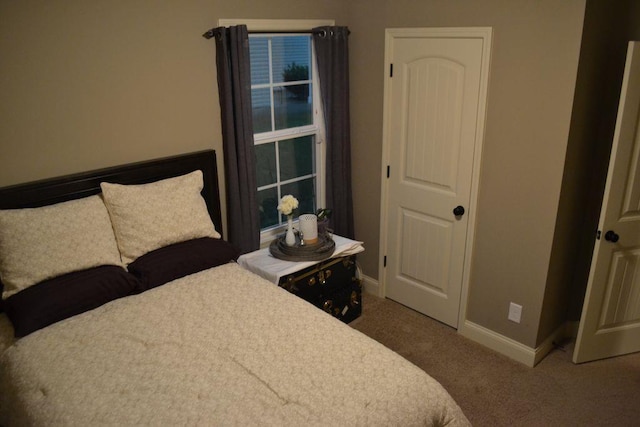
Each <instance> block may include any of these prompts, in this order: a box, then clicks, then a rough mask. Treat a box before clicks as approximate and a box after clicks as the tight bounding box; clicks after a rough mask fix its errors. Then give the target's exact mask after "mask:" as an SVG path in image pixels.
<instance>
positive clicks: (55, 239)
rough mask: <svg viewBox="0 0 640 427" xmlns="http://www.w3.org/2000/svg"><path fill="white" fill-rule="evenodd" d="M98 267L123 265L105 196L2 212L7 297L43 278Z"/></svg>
mask: <svg viewBox="0 0 640 427" xmlns="http://www.w3.org/2000/svg"><path fill="white" fill-rule="evenodd" d="M99 265H122V261H121V260H120V253H119V252H118V246H117V244H116V239H115V236H114V234H113V228H112V227H111V221H110V220H109V213H108V212H107V209H106V207H105V205H104V203H103V202H102V199H101V198H100V196H90V197H86V198H83V199H78V200H72V201H69V202H63V203H57V204H54V205H49V206H43V207H40V208H30V209H10V210H0V278H2V282H3V283H4V291H3V293H2V298H3V299H6V298H8V297H9V296H11V295H13V294H15V293H17V292H19V291H21V290H23V289H26V288H28V287H30V286H32V285H35V284H36V283H39V282H41V281H43V280H46V279H51V278H53V277H56V276H59V275H61V274H66V273H70V272H73V271H79V270H83V269H87V268H91V267H97V266H99Z"/></svg>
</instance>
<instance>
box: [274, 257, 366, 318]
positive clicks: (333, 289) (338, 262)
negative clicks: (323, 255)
mask: <svg viewBox="0 0 640 427" xmlns="http://www.w3.org/2000/svg"><path fill="white" fill-rule="evenodd" d="M356 271H357V268H356V257H355V255H351V256H345V257H339V258H332V259H330V260H327V261H323V262H319V263H318V264H316V265H313V266H311V267H308V268H306V269H304V270H301V271H298V272H296V273H294V274H290V275H288V276H284V277H282V278H281V279H280V283H278V285H279V286H280V287H282V288H284V289H286V290H288V291H289V292H291V293H293V294H295V295H297V296H299V297H300V298H302V299H304V300H306V301H308V302H310V303H311V304H313V305H315V306H316V307H318V308H320V309H322V310H324V311H326V312H327V313H330V314H331V315H332V316H334V317H336V318H338V319H340V320H342V321H343V322H345V323H348V322H351V321H352V320H354V319H356V318H357V317H358V316H360V314H361V313H362V287H361V281H360V280H359V278H358V277H357V274H356Z"/></svg>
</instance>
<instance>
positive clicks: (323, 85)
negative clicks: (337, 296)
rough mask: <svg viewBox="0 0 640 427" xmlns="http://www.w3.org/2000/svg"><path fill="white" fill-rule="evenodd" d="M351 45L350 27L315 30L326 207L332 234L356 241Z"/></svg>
mask: <svg viewBox="0 0 640 427" xmlns="http://www.w3.org/2000/svg"><path fill="white" fill-rule="evenodd" d="M348 41H349V29H348V28H347V27H318V28H314V29H313V43H314V46H315V51H316V60H317V63H318V77H319V79H320V94H321V96H322V105H323V111H324V117H325V123H326V127H327V129H326V137H327V180H326V191H327V201H326V207H327V208H330V209H332V210H333V213H332V215H331V226H332V227H333V231H334V232H335V233H336V234H338V235H340V236H344V237H348V238H351V239H353V238H354V234H355V232H354V226H353V199H352V197H351V137H350V124H349V59H348V58H349V43H348Z"/></svg>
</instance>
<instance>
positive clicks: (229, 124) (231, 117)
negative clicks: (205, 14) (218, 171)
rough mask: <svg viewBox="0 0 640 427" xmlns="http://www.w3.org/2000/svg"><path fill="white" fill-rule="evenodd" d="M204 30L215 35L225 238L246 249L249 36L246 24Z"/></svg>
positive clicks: (252, 190)
mask: <svg viewBox="0 0 640 427" xmlns="http://www.w3.org/2000/svg"><path fill="white" fill-rule="evenodd" d="M207 34H208V35H211V36H213V37H215V41H216V68H217V72H218V92H219V97H220V110H221V119H222V139H223V151H224V170H225V181H226V193H227V197H226V200H227V235H228V236H227V239H228V241H229V242H230V243H231V244H233V245H234V246H236V247H237V248H238V249H240V252H241V253H247V252H251V251H254V250H256V249H258V248H259V247H260V218H259V215H258V201H257V198H258V196H257V191H258V190H257V188H258V186H257V180H256V168H255V157H254V147H253V115H252V110H251V69H250V61H249V35H248V31H247V27H246V25H239V26H234V27H229V28H225V27H219V28H215V29H213V30H210V31H209V32H207ZM207 34H205V37H206V36H207Z"/></svg>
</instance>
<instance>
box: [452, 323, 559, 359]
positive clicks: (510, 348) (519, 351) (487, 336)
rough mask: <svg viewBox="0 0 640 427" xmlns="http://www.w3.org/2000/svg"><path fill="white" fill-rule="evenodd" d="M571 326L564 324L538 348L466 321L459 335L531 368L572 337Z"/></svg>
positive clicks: (459, 330)
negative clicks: (556, 346)
mask: <svg viewBox="0 0 640 427" xmlns="http://www.w3.org/2000/svg"><path fill="white" fill-rule="evenodd" d="M570 330H571V325H570V324H568V323H567V324H563V325H561V326H560V327H559V328H558V329H556V330H555V331H554V332H553V333H552V334H551V335H549V336H548V337H547V339H545V340H544V342H543V343H542V344H540V345H539V346H538V347H536V348H531V347H528V346H526V345H524V344H522V343H519V342H518V341H515V340H513V339H511V338H508V337H505V336H504V335H501V334H499V333H497V332H495V331H492V330H490V329H487V328H485V327H484V326H480V325H477V324H475V323H473V322H470V321H468V320H467V321H465V323H464V325H463V326H462V327H460V328H459V329H458V333H459V334H460V335H462V336H464V337H465V338H469V339H470V340H473V341H475V342H477V343H479V344H482V345H483V346H485V347H487V348H490V349H491V350H493V351H497V352H498V353H500V354H502V355H505V356H507V357H509V358H510V359H513V360H515V361H517V362H520V363H523V364H525V365H527V366H529V367H531V368H533V367H534V366H536V365H537V364H538V363H539V362H540V361H541V360H542V359H544V357H545V356H546V355H547V354H549V352H550V351H551V350H553V349H554V347H555V343H557V342H560V341H562V340H563V339H564V338H566V337H567V336H570V335H568V334H570Z"/></svg>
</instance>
